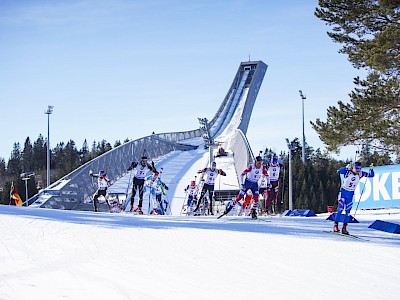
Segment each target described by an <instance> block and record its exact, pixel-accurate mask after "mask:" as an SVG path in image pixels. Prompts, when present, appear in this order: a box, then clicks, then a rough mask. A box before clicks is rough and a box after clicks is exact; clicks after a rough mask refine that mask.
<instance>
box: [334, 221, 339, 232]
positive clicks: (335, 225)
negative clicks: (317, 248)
mask: <svg viewBox="0 0 400 300" xmlns="http://www.w3.org/2000/svg"><path fill="white" fill-rule="evenodd" d="M333 232H339V223H338V222H335V224H334V225H333Z"/></svg>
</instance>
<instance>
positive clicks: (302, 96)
mask: <svg viewBox="0 0 400 300" xmlns="http://www.w3.org/2000/svg"><path fill="white" fill-rule="evenodd" d="M299 93H300V98H301V108H302V118H303V148H302V160H303V164H305V163H306V136H305V134H304V100H306V96H304V95H303V92H302V91H301V90H299Z"/></svg>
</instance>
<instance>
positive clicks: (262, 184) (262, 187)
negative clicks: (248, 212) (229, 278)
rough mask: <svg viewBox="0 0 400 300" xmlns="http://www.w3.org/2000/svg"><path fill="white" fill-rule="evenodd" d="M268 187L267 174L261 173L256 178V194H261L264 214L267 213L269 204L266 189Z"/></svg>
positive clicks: (269, 185) (269, 184)
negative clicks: (258, 177)
mask: <svg viewBox="0 0 400 300" xmlns="http://www.w3.org/2000/svg"><path fill="white" fill-rule="evenodd" d="M268 188H271V183H270V181H269V176H265V175H261V176H260V179H259V180H258V194H259V195H262V197H263V200H264V201H263V202H262V204H263V205H264V207H263V213H264V214H268V205H269V199H268V191H267V189H268Z"/></svg>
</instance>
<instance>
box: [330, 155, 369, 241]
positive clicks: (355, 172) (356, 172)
mask: <svg viewBox="0 0 400 300" xmlns="http://www.w3.org/2000/svg"><path fill="white" fill-rule="evenodd" d="M369 168H370V169H369V172H364V171H361V163H360V162H355V163H354V164H353V165H351V164H348V165H347V166H346V167H343V168H340V169H339V171H338V172H339V174H343V175H344V182H343V184H342V187H341V189H340V191H339V196H338V211H337V213H336V216H335V224H334V226H333V231H334V232H339V220H340V215H341V214H342V212H343V210H345V216H344V222H343V227H342V233H343V234H349V232H348V231H347V223H346V221H347V219H348V215H349V214H350V211H351V208H352V207H353V197H354V191H355V189H356V187H357V185H358V183H359V182H360V179H361V178H362V177H374V175H375V173H374V169H373V165H372V164H371V165H370V166H369Z"/></svg>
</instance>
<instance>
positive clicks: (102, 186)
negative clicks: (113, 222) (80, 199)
mask: <svg viewBox="0 0 400 300" xmlns="http://www.w3.org/2000/svg"><path fill="white" fill-rule="evenodd" d="M89 175H90V176H92V177H94V178H97V191H96V193H95V194H94V195H93V208H94V211H96V212H97V211H98V208H97V199H98V198H99V197H100V196H103V197H104V198H105V199H106V203H107V205H108V209H110V208H111V206H110V203H109V202H108V194H107V188H108V185H109V183H110V179H108V178H107V176H106V175H107V174H106V171H104V170H100V172H99V174H93V171H92V170H90V171H89Z"/></svg>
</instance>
